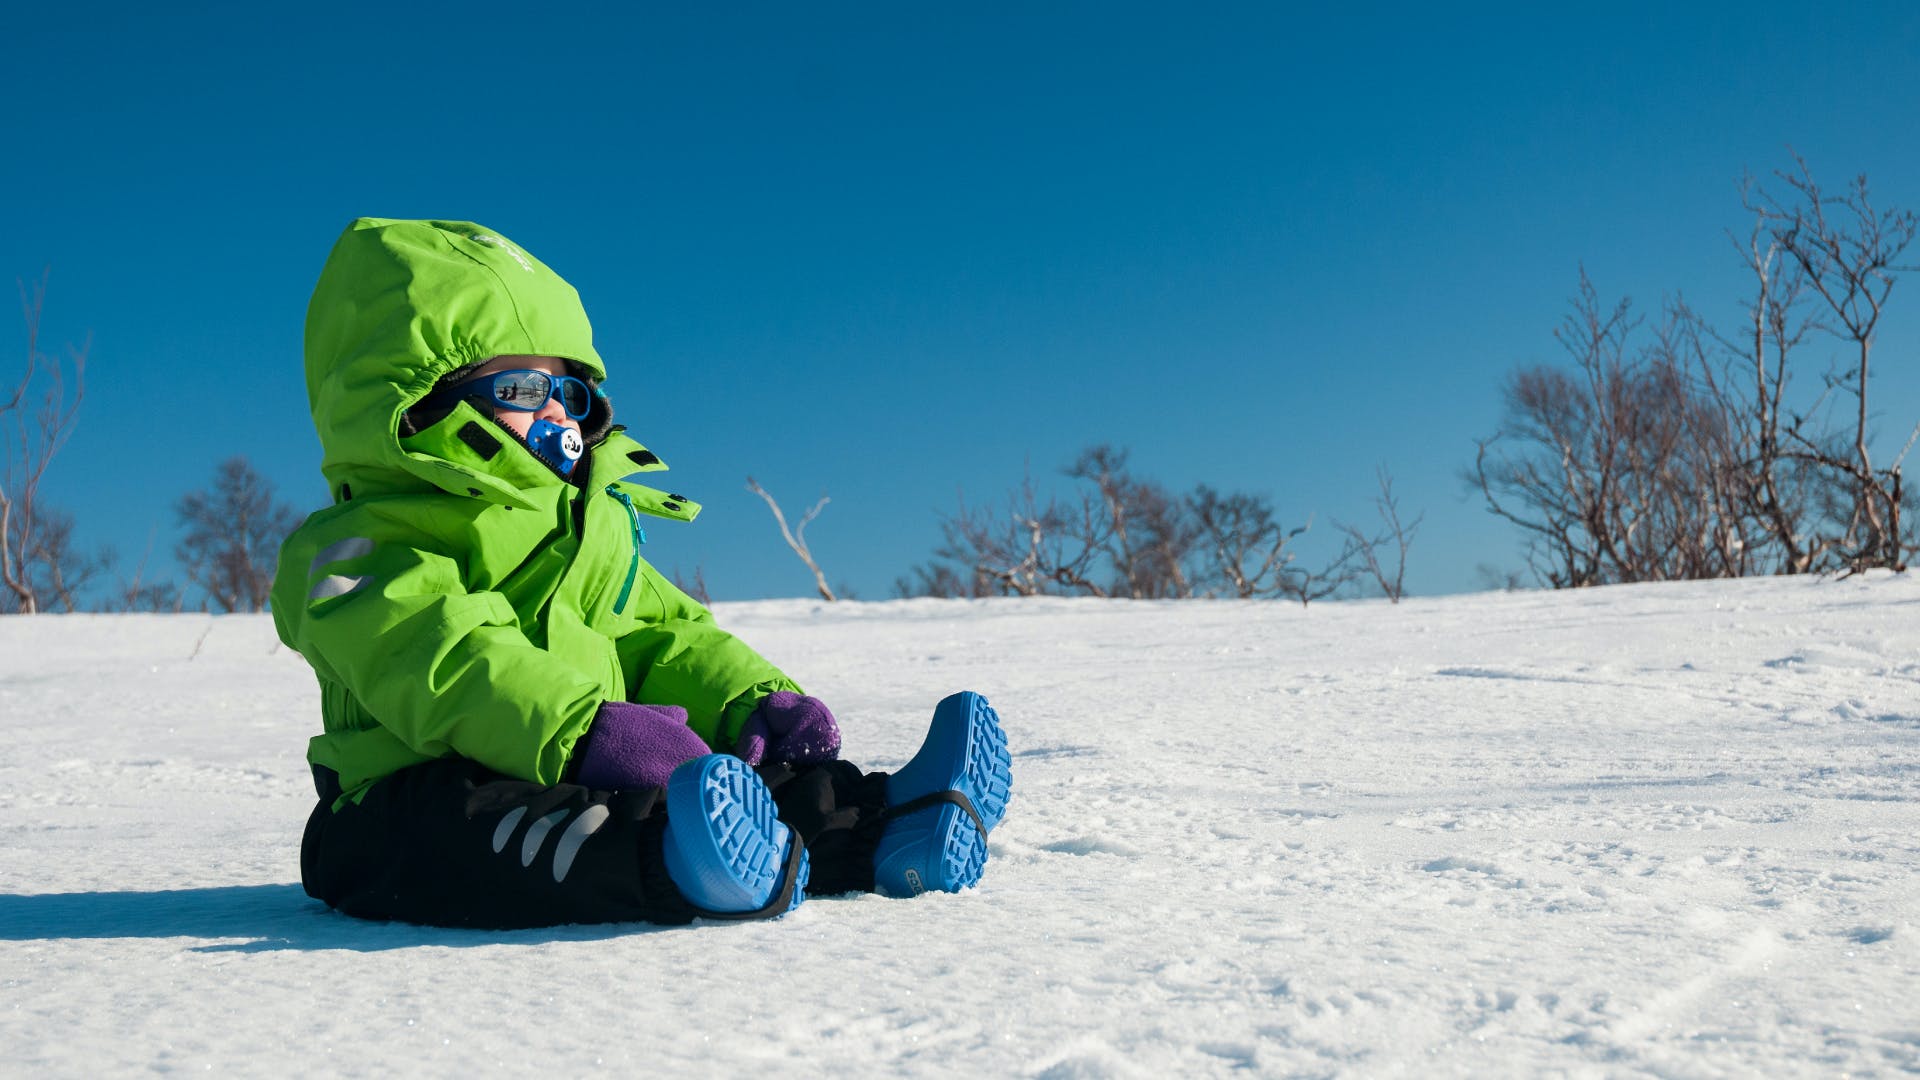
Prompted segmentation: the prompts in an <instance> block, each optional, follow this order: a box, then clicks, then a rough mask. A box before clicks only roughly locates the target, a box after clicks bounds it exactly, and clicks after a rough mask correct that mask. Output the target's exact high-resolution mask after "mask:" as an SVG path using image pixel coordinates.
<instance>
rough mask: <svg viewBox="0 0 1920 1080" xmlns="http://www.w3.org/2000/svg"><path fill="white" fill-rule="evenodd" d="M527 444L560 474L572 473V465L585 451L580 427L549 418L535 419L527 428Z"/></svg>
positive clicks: (576, 462) (577, 461)
mask: <svg viewBox="0 0 1920 1080" xmlns="http://www.w3.org/2000/svg"><path fill="white" fill-rule="evenodd" d="M527 446H529V447H531V448H532V450H533V452H534V454H536V455H537V456H538V457H539V458H540V459H541V460H542V461H545V462H546V463H547V464H549V465H551V466H553V467H554V468H555V469H557V470H559V472H560V475H561V476H571V475H573V467H574V466H575V465H577V464H579V462H580V455H581V454H584V453H586V449H587V444H586V441H585V440H583V439H582V438H581V437H580V429H578V428H571V427H567V426H565V425H563V424H556V423H554V422H553V421H551V420H547V419H544V418H543V419H539V420H535V421H534V422H533V424H532V425H531V426H529V427H528V428H527Z"/></svg>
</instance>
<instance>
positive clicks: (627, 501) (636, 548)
mask: <svg viewBox="0 0 1920 1080" xmlns="http://www.w3.org/2000/svg"><path fill="white" fill-rule="evenodd" d="M607 494H609V495H611V496H613V497H614V498H616V499H619V500H620V505H621V506H624V507H626V508H627V520H628V521H630V522H632V523H633V559H632V560H631V561H630V562H628V563H627V582H626V584H624V585H622V586H620V595H619V597H618V598H616V599H615V600H614V602H613V613H614V614H615V615H618V614H620V613H622V612H624V611H625V610H626V609H627V597H629V596H631V595H632V594H633V579H634V578H635V577H636V576H638V575H639V573H640V545H641V544H644V543H646V542H647V531H646V530H645V529H642V528H641V527H640V511H639V510H638V509H636V508H635V507H634V505H633V497H632V496H631V495H628V494H627V493H626V492H624V491H621V490H620V488H619V487H618V486H617V485H614V484H608V485H607Z"/></svg>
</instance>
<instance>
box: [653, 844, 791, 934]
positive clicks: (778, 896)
mask: <svg viewBox="0 0 1920 1080" xmlns="http://www.w3.org/2000/svg"><path fill="white" fill-rule="evenodd" d="M792 835H793V840H792V842H791V843H789V844H788V845H787V865H786V868H785V873H784V874H782V881H781V885H780V887H779V888H778V889H776V890H774V894H773V899H771V900H769V901H767V903H766V906H765V907H761V908H756V909H754V910H753V911H708V910H707V909H706V908H703V907H701V906H700V905H699V904H696V903H693V902H692V901H688V902H687V906H688V907H690V908H692V909H693V910H694V912H695V913H697V914H698V915H699V916H700V917H701V918H703V919H720V920H723V921H726V922H748V921H751V920H753V919H771V918H773V917H775V916H777V915H781V914H783V913H785V912H786V910H787V908H788V907H789V906H790V905H791V904H792V903H793V890H795V889H797V888H799V887H800V860H801V859H802V858H804V857H805V855H806V849H805V848H804V847H802V846H801V845H800V834H799V833H793V834H792ZM683 899H684V898H683Z"/></svg>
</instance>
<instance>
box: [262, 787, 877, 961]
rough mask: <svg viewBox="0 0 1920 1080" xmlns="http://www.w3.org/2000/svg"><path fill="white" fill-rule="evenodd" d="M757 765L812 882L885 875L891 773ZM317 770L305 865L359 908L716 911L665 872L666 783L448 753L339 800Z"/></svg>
mask: <svg viewBox="0 0 1920 1080" xmlns="http://www.w3.org/2000/svg"><path fill="white" fill-rule="evenodd" d="M755 771H756V772H757V773H758V774H759V775H760V778H761V779H762V780H763V781H765V782H766V784H767V786H768V787H769V788H770V789H772V791H773V797H774V802H775V804H776V805H777V806H778V807H779V811H780V820H781V821H783V822H785V823H786V824H787V826H788V827H789V828H791V829H793V830H794V831H795V832H796V833H798V834H799V835H800V837H801V838H802V839H803V840H804V841H805V843H806V847H807V857H808V858H809V860H811V862H812V880H811V883H810V885H809V886H808V888H807V892H808V893H809V894H813V895H830V894H833V893H842V892H855V891H864V892H871V891H873V851H874V848H875V847H876V846H877V845H878V843H879V838H880V831H881V829H882V828H884V826H885V805H886V774H885V773H862V772H861V771H860V769H859V768H857V767H856V766H853V765H850V764H848V763H846V762H844V761H829V762H826V763H824V764H821V765H812V766H792V765H786V764H772V765H763V766H760V767H758V768H757V769H756V770H755ZM314 786H315V788H316V789H317V790H318V792H319V796H320V802H319V805H317V806H315V807H314V810H313V814H312V815H311V816H310V817H309V818H308V819H307V829H306V835H305V836H304V837H303V838H302V841H301V844H300V880H301V883H302V884H303V885H305V886H306V890H307V895H309V896H312V897H313V898H315V899H317V900H323V901H325V902H326V903H327V904H328V905H329V906H331V907H334V908H338V909H339V910H341V911H343V912H346V913H347V914H349V915H356V916H359V917H361V918H364V919H399V920H402V921H405V922H411V923H423V924H426V925H431V926H458V927H474V928H487V929H512V928H523V927H534V926H556V925H560V924H563V923H603V922H634V921H640V922H652V923H685V922H689V921H691V920H693V919H695V918H698V917H700V916H702V915H704V914H708V913H706V912H702V911H700V910H699V909H698V908H696V907H694V906H693V905H692V904H690V903H688V902H687V900H686V899H685V898H684V897H682V896H681V895H680V891H679V890H678V889H676V888H675V887H674V884H673V881H672V880H671V879H670V878H669V877H668V876H667V867H666V863H665V861H664V859H663V856H662V855H661V843H662V840H663V838H664V836H665V834H666V825H667V807H666V790H665V789H664V788H640V789H635V790H631V791H593V790H589V789H587V788H584V787H580V786H579V785H577V784H558V785H553V786H548V785H545V784H535V783H529V782H526V781H521V780H514V779H511V778H509V777H505V776H501V775H499V774H497V773H494V772H491V771H489V770H488V769H487V768H485V767H484V766H482V765H480V764H478V763H476V762H472V761H468V760H466V759H463V758H451V757H449V758H441V759H439V760H437V761H430V762H425V763H423V764H420V765H415V766H412V767H410V768H406V769H402V770H400V771H399V772H396V773H394V774H393V775H391V776H388V777H386V778H384V779H382V780H380V781H378V782H376V783H375V784H374V785H373V786H372V787H371V788H369V789H368V790H367V792H366V794H365V796H364V797H362V798H361V800H360V801H359V802H358V803H351V802H349V803H344V804H342V805H341V807H340V809H339V810H334V809H333V803H334V801H335V799H337V798H338V797H339V795H340V784H339V780H338V778H337V777H336V776H335V775H334V773H333V772H332V770H329V769H325V768H322V767H319V766H315V768H314ZM782 910H784V908H782ZM775 913H777V912H775Z"/></svg>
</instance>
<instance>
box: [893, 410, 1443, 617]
mask: <svg viewBox="0 0 1920 1080" xmlns="http://www.w3.org/2000/svg"><path fill="white" fill-rule="evenodd" d="M1062 472H1063V473H1064V475H1065V476H1066V477H1067V478H1068V479H1070V480H1073V481H1076V482H1077V485H1076V487H1075V488H1074V490H1073V496H1072V498H1071V499H1068V500H1062V499H1057V498H1048V499H1045V500H1044V501H1043V500H1042V499H1041V498H1040V495H1039V493H1038V490H1037V489H1036V487H1035V485H1034V483H1033V479H1032V476H1031V474H1029V475H1028V476H1027V478H1026V479H1025V480H1024V481H1023V483H1022V484H1021V486H1020V487H1019V488H1018V489H1017V490H1015V491H1014V492H1013V493H1011V494H1009V495H1008V497H1007V498H1006V500H1005V501H1004V502H1003V503H1002V504H999V505H993V504H988V505H985V506H969V505H968V504H967V502H966V500H965V499H964V498H962V500H961V503H960V508H959V511H958V512H957V513H955V514H953V515H950V516H947V517H943V518H942V519H941V523H940V527H941V544H940V546H939V548H938V549H936V551H935V553H934V559H933V560H932V561H930V562H928V563H926V564H924V565H922V566H920V567H917V568H915V569H914V570H913V571H912V572H911V576H909V577H904V578H900V579H898V580H896V581H895V583H894V591H895V592H896V594H898V595H900V596H947V597H982V596H1043V595H1054V596H1095V597H1118V598H1126V599H1193V598H1198V597H1232V598H1238V599H1255V598H1273V597H1286V598H1290V599H1295V600H1299V601H1301V602H1302V603H1309V602H1311V601H1313V600H1318V599H1323V598H1325V597H1328V596H1332V595H1336V594H1338V593H1340V592H1341V591H1343V590H1346V589H1347V588H1348V587H1349V586H1351V585H1352V584H1353V583H1354V582H1355V581H1356V580H1357V575H1358V574H1359V573H1360V572H1362V571H1361V570H1360V569H1359V568H1360V567H1361V566H1362V565H1364V564H1365V562H1366V560H1368V559H1372V560H1374V561H1375V562H1376V563H1377V562H1378V561H1379V554H1378V553H1377V552H1375V551H1374V550H1373V548H1374V546H1375V545H1377V544H1382V543H1386V542H1387V540H1386V539H1384V538H1375V537H1372V536H1361V537H1358V538H1352V539H1349V540H1348V541H1347V542H1346V543H1345V544H1344V545H1343V547H1342V549H1341V551H1340V553H1339V554H1338V555H1336V556H1335V558H1334V559H1333V560H1332V561H1331V562H1329V563H1328V564H1326V565H1325V566H1322V567H1319V568H1316V569H1308V568H1305V567H1303V566H1300V565H1299V564H1298V563H1297V562H1296V560H1295V552H1294V551H1292V550H1290V549H1289V547H1288V545H1289V544H1290V543H1291V542H1292V541H1294V540H1295V539H1297V538H1298V537H1300V536H1301V535H1303V534H1304V533H1306V532H1307V528H1308V527H1307V525H1301V526H1298V527H1294V528H1291V529H1289V528H1285V527H1283V526H1282V525H1281V524H1280V523H1279V520H1278V517H1277V515H1276V514H1275V512H1274V509H1273V507H1272V505H1271V504H1270V503H1269V502H1268V500H1267V499H1266V498H1265V497H1264V496H1259V495H1250V494H1244V493H1237V492H1235V493H1222V492H1220V491H1218V490H1216V489H1214V488H1213V487H1211V486H1209V485H1206V484H1201V485H1199V486H1198V487H1197V488H1195V490H1194V491H1193V492H1192V493H1190V494H1188V495H1185V496H1179V495H1174V494H1172V493H1170V492H1169V491H1167V489H1166V488H1164V487H1163V486H1161V485H1160V484H1158V483H1156V482H1154V481H1151V480H1147V479H1144V478H1142V477H1139V476H1136V475H1135V474H1134V473H1133V472H1132V471H1131V470H1130V469H1129V468H1128V466H1127V453H1126V451H1125V450H1121V449H1117V448H1115V447H1112V446H1108V445H1097V446H1093V447H1089V448H1088V449H1087V450H1085V451H1083V452H1082V453H1081V454H1080V455H1079V456H1078V457H1077V458H1076V459H1075V460H1074V462H1073V463H1072V464H1071V465H1069V466H1068V467H1067V468H1066V469H1064V470H1062ZM1309 524H1311V519H1309ZM1417 524H1418V522H1417V521H1416V522H1415V523H1414V525H1415V526H1417ZM1395 535H1397V537H1398V539H1399V540H1400V541H1402V542H1403V546H1401V547H1400V548H1399V549H1398V552H1397V556H1398V558H1399V560H1400V562H1399V565H1400V567H1401V568H1402V570H1404V565H1405V555H1406V546H1405V545H1410V544H1411V541H1412V539H1413V533H1412V529H1406V530H1403V531H1401V532H1399V533H1398V534H1395ZM1380 565H1382V566H1384V565H1385V564H1384V563H1380Z"/></svg>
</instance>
